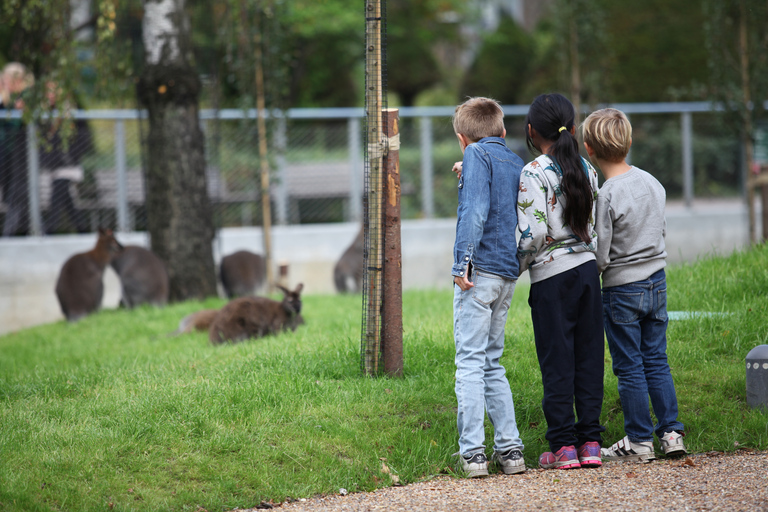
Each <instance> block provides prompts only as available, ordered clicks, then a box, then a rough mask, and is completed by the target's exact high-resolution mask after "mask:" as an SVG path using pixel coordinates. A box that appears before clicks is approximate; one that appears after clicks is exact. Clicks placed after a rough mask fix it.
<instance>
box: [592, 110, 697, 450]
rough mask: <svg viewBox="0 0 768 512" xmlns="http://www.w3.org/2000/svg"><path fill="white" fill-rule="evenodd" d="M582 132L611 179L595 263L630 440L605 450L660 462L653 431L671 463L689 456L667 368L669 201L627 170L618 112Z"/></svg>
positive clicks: (596, 118) (626, 131)
mask: <svg viewBox="0 0 768 512" xmlns="http://www.w3.org/2000/svg"><path fill="white" fill-rule="evenodd" d="M582 131H583V136H584V147H585V148H586V150H587V154H588V155H589V158H590V159H591V160H592V162H593V163H594V164H595V165H597V166H598V167H599V168H600V170H601V172H602V173H603V175H604V176H605V179H606V181H605V183H604V184H603V186H602V187H601V188H600V191H599V192H598V196H597V205H596V208H595V210H596V211H595V215H596V219H595V230H596V232H597V251H596V257H597V268H598V270H599V271H600V272H601V273H602V281H603V319H604V324H605V333H606V336H607V338H608V348H609V349H610V351H611V359H612V360H613V373H614V374H615V375H616V376H617V377H618V380H619V398H620V399H621V406H622V409H623V410H624V431H625V433H626V437H624V438H623V439H622V440H620V441H618V442H617V443H615V444H614V445H612V446H611V447H610V448H603V449H602V456H603V458H605V459H608V460H622V461H635V462H650V461H651V460H653V459H655V458H656V456H655V452H654V448H653V434H654V431H655V433H656V435H657V436H658V438H659V442H660V444H661V448H662V450H663V452H664V454H665V455H683V454H685V453H687V451H686V449H685V445H684V444H683V436H684V435H685V433H684V431H683V424H682V423H680V422H679V421H678V419H677V412H678V411H677V396H676V394H675V385H674V383H673V381H672V374H671V372H670V369H669V364H668V363H667V337H666V331H667V322H668V318H667V284H666V276H665V273H664V267H665V266H666V257H667V252H666V250H665V246H664V236H665V230H666V221H665V219H664V204H665V201H666V193H665V191H664V187H663V186H662V185H661V183H659V182H658V180H656V178H654V177H653V176H651V175H650V174H649V173H647V172H645V171H643V170H641V169H638V168H637V167H634V166H631V165H629V164H628V163H627V162H626V157H627V154H628V153H629V148H630V146H631V145H632V126H631V125H630V124H629V120H628V119H627V117H626V116H625V115H624V113H623V112H621V111H619V110H616V109H611V108H606V109H602V110H598V111H596V112H593V113H592V114H590V115H589V117H587V119H586V120H585V121H584V124H583V125H582ZM649 397H650V405H651V406H652V407H653V412H654V414H655V415H656V419H657V423H656V425H655V426H654V425H653V421H652V419H651V415H650V413H649V409H648V405H649Z"/></svg>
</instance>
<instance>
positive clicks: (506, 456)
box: [493, 449, 525, 475]
mask: <svg viewBox="0 0 768 512" xmlns="http://www.w3.org/2000/svg"><path fill="white" fill-rule="evenodd" d="M493 461H494V462H496V464H497V465H498V466H499V467H500V468H501V470H502V471H503V472H504V474H505V475H514V474H516V473H523V472H524V471H525V459H524V458H523V452H521V451H520V450H518V449H512V450H509V451H507V453H499V452H493Z"/></svg>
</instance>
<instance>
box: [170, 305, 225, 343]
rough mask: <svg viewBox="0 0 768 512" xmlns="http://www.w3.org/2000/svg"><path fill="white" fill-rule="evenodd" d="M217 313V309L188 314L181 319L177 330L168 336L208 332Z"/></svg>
mask: <svg viewBox="0 0 768 512" xmlns="http://www.w3.org/2000/svg"><path fill="white" fill-rule="evenodd" d="M218 313H219V310H218V309H203V310H202V311H195V312H194V313H190V314H189V315H187V316H185V317H184V318H182V319H181V322H179V328H178V329H176V330H175V331H174V332H172V333H171V334H169V336H176V335H179V334H185V333H188V332H192V331H208V330H209V329H210V328H211V324H212V323H213V320H214V319H215V318H216V315H217V314H218Z"/></svg>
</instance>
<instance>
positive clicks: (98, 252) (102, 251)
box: [91, 227, 123, 266]
mask: <svg viewBox="0 0 768 512" xmlns="http://www.w3.org/2000/svg"><path fill="white" fill-rule="evenodd" d="M122 250H123V246H122V245H121V244H120V242H118V241H117V239H116V238H115V234H114V232H113V231H112V230H111V229H106V228H101V227H100V228H99V238H98V239H97V240H96V247H94V248H93V250H92V251H91V253H92V255H93V257H94V259H96V260H97V261H98V262H99V263H103V264H104V266H106V265H107V264H108V263H109V262H110V261H111V260H112V258H113V257H114V256H115V255H116V254H117V253H119V252H120V251H122Z"/></svg>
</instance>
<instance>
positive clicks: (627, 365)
mask: <svg viewBox="0 0 768 512" xmlns="http://www.w3.org/2000/svg"><path fill="white" fill-rule="evenodd" d="M603 317H604V320H605V333H606V335H607V336H608V348H609V349H610V351H611V358H612V359H613V373H614V374H615V375H616V377H618V379H619V397H620V398H621V407H622V409H624V431H625V432H626V434H627V437H629V440H630V441H633V442H636V443H637V442H641V441H653V432H654V430H655V432H656V435H657V436H658V437H661V436H662V435H663V434H664V432H670V431H672V430H683V424H682V423H680V422H679V421H677V396H676V394H675V384H674V382H673V381H672V373H671V372H670V370H669V364H668V362H667V323H668V318H667V280H666V274H665V273H664V270H659V271H658V272H656V273H655V274H653V275H652V276H651V277H649V278H648V279H646V280H644V281H637V282H635V283H630V284H625V285H621V286H613V287H611V288H604V289H603ZM649 396H650V405H651V406H652V407H653V413H654V414H655V415H656V420H657V423H656V427H655V428H654V426H653V421H652V420H651V414H650V411H649V409H648V405H649V403H648V397H649Z"/></svg>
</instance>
